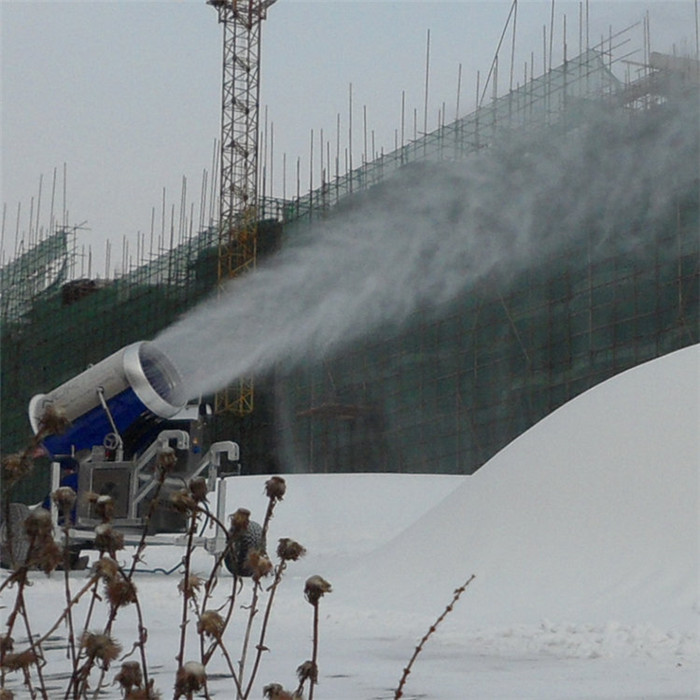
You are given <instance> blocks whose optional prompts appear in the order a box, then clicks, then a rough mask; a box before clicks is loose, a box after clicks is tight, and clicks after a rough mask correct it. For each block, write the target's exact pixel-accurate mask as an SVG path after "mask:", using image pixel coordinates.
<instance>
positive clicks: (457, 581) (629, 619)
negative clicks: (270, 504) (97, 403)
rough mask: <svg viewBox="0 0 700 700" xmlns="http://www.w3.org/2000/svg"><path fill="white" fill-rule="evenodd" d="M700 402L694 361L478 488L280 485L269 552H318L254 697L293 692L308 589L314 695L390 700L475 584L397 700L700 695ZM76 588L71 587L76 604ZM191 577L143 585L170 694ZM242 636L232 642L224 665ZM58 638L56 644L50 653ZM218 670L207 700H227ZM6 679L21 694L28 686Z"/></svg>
mask: <svg viewBox="0 0 700 700" xmlns="http://www.w3.org/2000/svg"><path fill="white" fill-rule="evenodd" d="M699 389H700V346H694V347H691V348H687V349H684V350H681V351H679V352H676V353H673V354H671V355H668V356H666V357H663V358H661V359H659V360H655V361H653V362H650V363H647V364H645V365H643V366H640V367H638V368H636V369H633V370H630V371H628V372H626V373H624V374H621V375H619V376H617V377H615V378H614V379H612V380H610V381H608V382H606V383H604V384H602V385H600V386H598V387H596V388H594V389H592V390H591V391H589V392H587V393H586V394H583V395H582V396H580V397H578V398H577V399H575V400H574V401H572V402H570V403H569V404H568V405H566V406H564V407H562V408H561V409H559V410H558V411H556V412H555V413H553V414H552V415H550V416H549V417H548V418H546V419H545V420H543V421H542V422H541V423H539V424H538V425H536V426H535V427H533V428H532V429H531V430H530V431H528V432H527V433H526V434H525V435H523V436H521V437H520V438H519V439H518V440H516V441H515V442H513V443H512V444H511V445H510V446H509V447H508V448H506V449H505V450H503V451H502V452H501V453H500V454H498V455H497V456H496V457H495V458H494V459H492V460H491V461H490V463H488V464H487V465H485V466H484V467H483V468H482V469H481V470H480V471H478V472H477V473H476V474H475V475H473V476H471V477H459V476H429V475H398V474H354V475H341V474H328V475H310V474H289V475H285V478H286V480H287V496H286V497H285V499H284V501H283V502H282V503H281V504H280V505H279V506H278V509H277V511H276V514H275V518H274V519H273V521H272V524H271V529H270V533H269V540H268V541H269V543H270V544H273V543H276V541H277V538H279V537H293V538H294V539H296V540H298V541H299V542H301V543H302V544H304V545H305V546H306V547H307V549H308V555H307V556H306V557H305V558H304V559H302V560H300V561H299V562H295V563H294V565H293V566H290V568H289V570H288V573H287V576H286V578H285V580H284V582H283V585H282V586H281V588H280V590H279V591H278V595H277V598H276V603H275V610H274V613H273V618H274V621H273V624H272V627H271V629H270V633H269V635H268V638H267V641H266V644H267V646H269V648H270V650H271V652H270V654H269V655H266V657H265V660H264V664H263V668H262V670H261V673H260V675H259V677H258V678H259V682H258V684H257V685H256V687H255V689H254V691H253V694H252V696H251V697H260V696H261V694H262V687H263V685H265V684H267V683H270V682H273V681H274V682H281V683H283V684H285V685H287V686H289V687H292V686H293V685H295V682H294V669H296V667H297V666H298V665H299V664H300V663H301V662H302V661H303V660H305V659H306V658H308V657H309V653H310V637H311V629H310V606H309V605H308V603H306V601H305V600H304V599H303V595H302V590H303V584H304V580H305V579H306V577H307V576H309V575H311V574H320V575H322V576H323V577H324V578H326V579H328V580H329V581H331V583H332V585H333V592H332V593H331V594H330V595H329V596H327V597H326V598H324V600H323V603H322V606H321V615H322V617H321V645H320V657H319V664H320V671H321V676H320V685H319V687H318V690H317V692H316V695H315V696H316V697H318V698H319V700H321V699H325V700H368V699H369V698H372V699H374V698H386V699H389V698H392V697H393V696H394V692H393V691H394V689H395V688H396V687H397V685H398V681H399V678H400V676H401V672H402V669H403V667H404V666H405V664H406V662H407V660H408V659H409V657H410V656H411V653H412V652H413V650H414V648H415V645H416V644H417V642H418V640H419V639H420V638H421V636H422V635H423V634H424V633H425V632H426V631H427V629H428V628H429V626H430V624H432V623H433V622H434V621H435V619H436V618H437V616H438V615H439V614H440V613H441V612H442V611H443V610H444V608H445V606H446V604H447V603H448V602H449V601H450V599H451V597H452V592H453V590H454V589H455V588H457V586H459V585H461V584H462V583H463V582H464V581H465V580H466V579H467V578H468V577H469V576H470V575H471V574H472V573H474V574H476V578H475V580H474V581H473V582H472V583H471V584H470V586H469V587H468V588H467V589H466V591H465V592H464V594H463V595H462V598H461V599H460V601H459V602H458V603H457V605H456V606H455V608H454V610H453V611H452V612H451V613H450V614H449V615H448V616H447V618H446V619H445V621H444V623H443V624H442V625H441V626H440V627H439V628H438V630H437V632H436V633H435V634H433V635H432V636H431V637H430V639H429V640H428V643H427V645H426V646H425V648H424V650H423V652H422V653H421V655H420V657H419V659H418V662H417V664H416V666H415V667H414V669H413V673H412V674H411V675H410V677H409V682H408V686H407V688H406V694H405V695H404V697H430V698H431V699H432V700H456V699H457V698H460V699H462V698H475V699H479V700H483V699H484V698H499V699H500V698H513V699H514V700H515V699H516V698H517V699H518V700H522V699H523V698H533V699H535V698H536V699H537V700H546V699H549V698H551V699H552V700H554V699H557V700H561V699H562V698H581V697H586V698H589V699H598V698H600V699H603V698H605V699H609V700H617V698H620V697H635V698H636V697H655V698H667V699H669V700H670V699H671V698H680V697H699V696H700V682H699V679H700V673H699V672H700V664H699V663H698V659H700V645H699V643H698V622H699V614H700V605H699V604H698V591H699V588H700V586H699V576H700V550H699V545H698V525H699V520H698V515H699V513H700V510H699V503H698V487H699V461H700V443H699V435H700V430H699V427H700V391H699ZM265 479H266V477H238V478H232V479H230V480H228V493H227V505H228V511H229V512H232V511H234V510H235V509H236V508H238V507H239V506H245V507H247V508H250V510H251V511H252V512H253V515H254V517H255V516H257V517H258V519H259V518H260V517H261V516H262V512H264V508H265V499H264V497H263V485H264V481H265ZM195 554H196V556H195V557H194V568H195V570H198V571H200V572H205V571H207V570H208V569H209V568H210V567H211V561H212V560H211V558H210V557H209V555H207V554H206V553H204V552H201V551H197V552H196V553H195ZM128 556H129V553H128V552H127V553H125V558H128ZM181 556H182V551H181V550H177V549H174V548H171V547H162V548H151V549H149V550H148V552H147V555H146V561H145V563H144V566H147V567H151V568H154V567H156V566H164V567H165V568H171V567H172V566H173V564H177V562H178V560H179V559H180V557H181ZM83 575H84V574H80V573H78V572H75V573H73V574H71V576H72V577H74V578H75V580H74V581H73V584H74V586H75V587H76V588H77V587H79V586H80V585H82V584H81V576H83ZM32 578H33V582H34V585H33V586H31V587H30V588H29V589H28V592H27V595H28V604H29V605H30V606H31V608H30V609H31V610H33V611H37V612H36V617H35V618H34V624H35V626H36V628H37V629H39V628H43V629H47V628H48V627H49V626H50V624H51V623H52V622H53V621H54V619H55V615H54V613H55V611H56V608H57V605H56V602H57V601H59V605H60V604H61V602H60V601H62V600H63V583H62V576H61V575H55V576H53V577H51V578H49V579H47V578H45V577H44V576H43V575H42V574H34V575H33V576H32ZM179 579H180V576H179V575H173V576H169V577H168V576H164V575H162V574H154V573H150V574H149V573H141V574H139V575H138V577H137V581H136V583H137V587H138V591H139V596H140V598H141V599H142V601H146V604H145V605H144V610H145V612H146V615H147V620H146V625H147V627H148V629H149V643H148V647H147V648H148V656H149V666H150V667H151V669H152V675H153V677H154V678H155V681H156V687H157V688H159V689H161V691H162V692H163V693H164V697H166V696H168V694H169V693H170V691H171V689H172V683H173V679H174V673H175V661H174V657H175V654H176V649H175V642H174V638H175V637H174V635H175V634H176V630H177V625H178V624H179V621H180V615H181V609H180V608H181V599H180V597H179V595H178V593H177V584H178V582H179ZM229 581H230V579H229V580H227V581H226V582H225V583H224V585H223V586H222V588H223V587H225V586H226V585H227V584H228V582H229ZM222 595H223V594H222ZM42 615H43V616H44V617H45V618H46V619H42ZM52 615H54V616H53V617H52ZM123 617H124V619H122V616H120V618H118V625H117V628H118V629H117V630H116V631H117V636H118V638H119V639H121V640H123V641H124V642H125V643H126V644H127V645H128V643H129V639H131V638H132V636H133V633H134V625H133V620H129V619H127V618H128V616H127V615H126V614H125V615H124V616H123ZM237 629H238V628H237V627H236V626H235V625H234V629H233V630H230V632H227V635H230V637H231V638H230V639H229V640H228V642H229V644H230V646H231V649H232V650H237V649H238V648H239V647H237V646H236V642H235V636H236V634H238V633H239V632H237V631H236V630H237ZM130 635H131V636H130ZM64 636H65V630H59V631H57V632H56V636H55V637H54V639H55V643H56V647H55V648H56V649H57V650H60V649H61V648H65V642H64V641H63V638H64ZM192 643H193V644H194V643H195V642H192ZM190 652H191V654H190ZM197 653H198V650H197V649H196V648H195V647H194V646H193V647H192V649H191V650H190V651H189V652H188V655H189V656H190V657H191V658H198V657H197V656H196V655H197ZM233 653H236V651H234V652H233ZM65 664H66V660H65V652H64V651H56V657H55V658H52V659H50V660H49V664H48V665H47V667H46V669H45V674H46V677H47V678H48V679H50V682H51V684H52V688H54V689H56V692H57V693H59V692H60V688H62V687H63V685H64V683H65V668H66V665H65ZM217 664H218V662H212V666H211V668H210V672H211V674H212V675H211V677H210V684H209V690H210V694H211V696H212V697H214V696H216V697H222V698H223V697H231V696H232V695H231V682H230V679H228V678H227V677H226V669H225V667H224V666H223V665H222V664H218V665H217ZM12 682H13V683H14V686H13V687H14V688H15V689H17V688H19V687H20V685H21V678H19V676H15V677H14V678H13V679H12ZM52 692H53V690H52ZM20 696H21V695H20ZM57 697H60V695H57ZM105 697H114V698H116V697H118V693H117V691H116V689H115V688H114V687H112V688H110V694H109V695H107V696H105Z"/></svg>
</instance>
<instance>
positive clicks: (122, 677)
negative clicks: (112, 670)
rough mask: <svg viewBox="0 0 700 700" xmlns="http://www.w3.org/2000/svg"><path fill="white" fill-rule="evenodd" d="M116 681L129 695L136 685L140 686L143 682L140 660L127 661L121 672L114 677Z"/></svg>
mask: <svg viewBox="0 0 700 700" xmlns="http://www.w3.org/2000/svg"><path fill="white" fill-rule="evenodd" d="M114 682H115V683H118V684H119V685H120V686H121V687H122V688H123V689H124V690H125V691H126V693H127V697H128V696H129V693H131V690H132V689H133V688H134V687H136V688H140V687H141V683H143V676H142V675H141V664H139V662H138V661H125V662H124V663H123V664H122V667H121V670H120V671H119V673H117V675H116V676H115V677H114Z"/></svg>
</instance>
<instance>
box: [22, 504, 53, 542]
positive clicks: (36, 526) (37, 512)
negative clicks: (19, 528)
mask: <svg viewBox="0 0 700 700" xmlns="http://www.w3.org/2000/svg"><path fill="white" fill-rule="evenodd" d="M24 531H25V532H26V533H27V536H28V537H30V538H34V539H43V538H45V537H50V536H51V534H52V533H53V523H52V522H51V513H49V511H48V510H44V509H43V508H36V509H34V510H33V511H31V512H30V513H29V515H28V516H27V518H26V520H25V521H24Z"/></svg>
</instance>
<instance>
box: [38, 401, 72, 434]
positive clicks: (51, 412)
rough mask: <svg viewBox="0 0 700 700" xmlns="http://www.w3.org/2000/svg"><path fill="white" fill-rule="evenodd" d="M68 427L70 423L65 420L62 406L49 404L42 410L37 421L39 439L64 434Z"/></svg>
mask: <svg viewBox="0 0 700 700" xmlns="http://www.w3.org/2000/svg"><path fill="white" fill-rule="evenodd" d="M69 426H70V421H69V420H68V418H66V412H65V410H64V409H63V407H62V406H56V405H53V404H50V405H49V406H47V407H46V408H45V409H44V413H43V415H42V416H41V419H40V420H39V432H38V433H37V437H39V439H41V438H43V437H44V436H46V435H60V434H61V433H65V432H66V430H67V429H68V427H69Z"/></svg>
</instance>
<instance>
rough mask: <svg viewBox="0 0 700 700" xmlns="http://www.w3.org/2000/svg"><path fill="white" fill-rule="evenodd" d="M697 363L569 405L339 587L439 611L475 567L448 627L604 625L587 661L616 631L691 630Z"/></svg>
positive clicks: (634, 373)
mask: <svg viewBox="0 0 700 700" xmlns="http://www.w3.org/2000/svg"><path fill="white" fill-rule="evenodd" d="M699 368H700V346H692V347H689V348H686V349H683V350H680V351H678V352H675V353H672V354H670V355H667V356H665V357H662V358H660V359H657V360H654V361H652V362H649V363H646V364H644V365H641V366H639V367H636V368H634V369H632V370H629V371H627V372H624V373H622V374H620V375H618V376H616V377H614V378H612V379H611V380H609V381H607V382H605V383H603V384H601V385H599V386H597V387H595V388H593V389H591V390H590V391H588V392H586V393H584V394H582V395H581V396H579V397H577V398H576V399H574V400H573V401H571V402H569V403H568V404H567V405H565V406H563V407H562V408H561V409H559V410H557V411H555V412H554V413H552V414H551V415H550V416H548V417H547V418H546V419H544V420H543V421H541V422H540V423H538V424H537V425H536V426H534V427H533V428H531V429H530V430H529V431H527V432H526V433H525V434H524V435H522V436H521V437H520V438H518V439H517V440H515V441H514V442H513V443H512V444H511V445H509V446H508V447H507V448H506V449H504V450H503V451H501V452H500V453H499V454H498V455H496V456H495V457H494V458H493V459H492V460H490V462H489V463H487V464H486V465H485V466H484V467H482V469H480V470H479V471H478V472H477V473H476V474H475V475H474V476H472V477H469V478H467V479H465V481H464V482H463V484H462V485H461V486H460V487H459V488H457V489H456V490H455V491H454V492H453V493H452V494H451V495H449V496H447V497H446V498H445V499H444V500H443V501H442V502H440V503H439V504H438V505H436V506H435V507H433V508H432V509H431V510H430V511H429V512H428V513H426V514H425V515H423V516H422V517H420V518H419V519H418V520H417V521H416V522H414V523H413V524H412V525H411V526H409V527H408V528H406V529H405V530H404V531H403V532H402V533H400V534H399V535H398V536H397V537H396V538H394V539H393V540H391V541H389V542H387V543H386V544H384V545H383V546H380V547H378V548H377V549H376V550H375V551H374V552H372V553H371V554H369V555H368V556H366V557H364V558H363V560H362V563H361V565H359V566H357V567H354V569H353V570H352V571H347V572H346V574H345V576H343V577H342V579H341V580H340V581H338V584H339V585H338V588H340V587H341V586H342V588H343V589H346V592H347V593H348V595H349V596H350V598H351V599H352V604H353V605H358V606H361V607H365V608H381V609H383V610H391V609H394V610H398V609H405V610H413V609H416V608H421V609H425V608H426V600H432V601H433V607H434V610H435V612H436V614H437V613H439V612H440V611H441V610H442V609H443V608H444V605H445V604H446V603H447V602H448V601H449V599H450V596H451V593H452V590H453V589H454V588H456V587H457V586H458V585H460V584H461V583H463V582H464V581H465V580H466V579H467V578H468V576H469V575H470V574H472V573H475V574H476V579H475V580H474V582H473V583H472V584H471V585H470V586H469V588H468V589H467V591H466V592H465V593H464V595H463V598H462V600H461V601H460V603H459V605H458V606H457V607H456V608H455V612H454V613H453V615H451V616H450V617H451V618H454V619H453V620H452V624H453V625H457V626H460V627H462V626H463V625H469V626H470V627H472V628H473V626H474V624H482V625H483V624H486V625H491V624H496V625H499V624H500V625H502V624H515V623H521V624H533V623H536V624H538V623H541V621H542V620H546V619H553V620H565V621H570V622H571V623H572V624H581V623H585V624H586V625H589V626H591V627H589V628H586V629H593V630H600V629H602V630H608V631H607V632H605V631H604V632H603V633H602V634H603V639H604V642H603V644H602V645H601V644H600V643H598V644H597V645H594V647H595V649H597V651H596V652H595V653H600V650H601V649H604V648H605V647H606V644H607V645H608V646H610V645H613V646H614V645H615V643H616V639H619V637H620V634H627V635H628V638H634V639H637V638H639V636H640V635H641V637H642V638H645V635H646V636H648V635H649V634H651V635H652V636H653V635H655V634H657V632H651V631H649V630H651V629H652V628H651V627H644V630H646V631H645V632H644V633H643V634H642V633H640V632H639V630H640V629H642V628H640V627H638V625H659V626H660V627H662V628H663V629H664V630H666V629H668V628H669V626H671V627H673V628H674V629H680V630H691V631H693V632H696V630H697V626H698V613H699V611H700V606H699V605H698V590H699V585H698V583H699V571H700V566H699V546H698V512H699V510H698V484H699V481H698V462H699V455H700V443H699V437H698V436H699V433H700V431H699V427H700V392H699V386H700V382H699V374H700V372H699ZM377 581H381V586H377V585H375V582H377ZM611 621H614V622H612V623H611ZM610 624H613V625H617V627H615V626H613V627H612V628H611V627H609V625H610ZM635 626H637V627H635ZM581 629H583V628H581ZM610 630H613V632H614V633H613V632H611V631H610ZM620 630H627V632H620ZM584 631H585V630H584ZM595 634H598V636H599V637H600V634H599V633H595ZM658 634H661V635H666V634H667V633H666V632H661V633H658ZM537 636H539V637H541V635H537ZM566 638H567V639H569V641H570V638H571V635H566ZM578 639H579V640H581V639H585V635H584V636H581V634H579V635H578ZM672 639H673V638H672ZM683 639H685V638H683ZM683 639H681V641H680V642H679V643H685V642H684V641H683ZM605 640H607V641H605ZM581 644H582V645H583V646H584V647H586V644H585V642H581ZM669 644H671V645H672V644H673V642H672V641H671V642H669Z"/></svg>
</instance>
